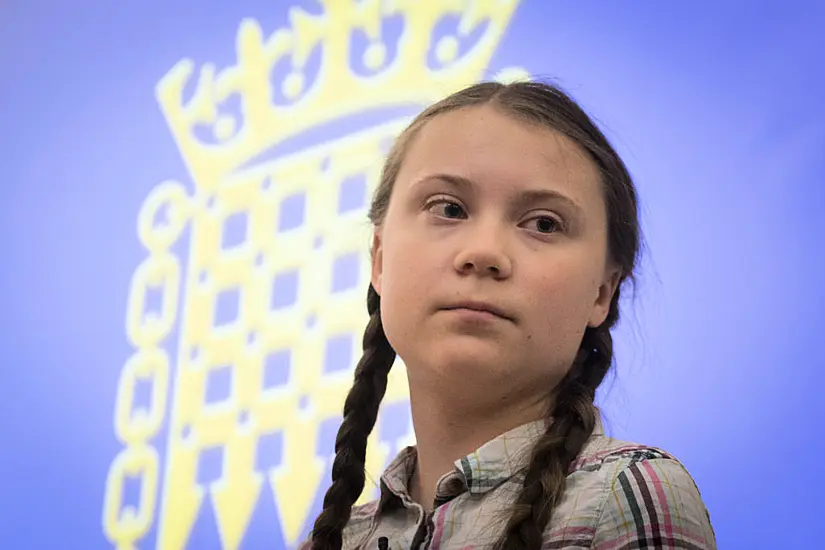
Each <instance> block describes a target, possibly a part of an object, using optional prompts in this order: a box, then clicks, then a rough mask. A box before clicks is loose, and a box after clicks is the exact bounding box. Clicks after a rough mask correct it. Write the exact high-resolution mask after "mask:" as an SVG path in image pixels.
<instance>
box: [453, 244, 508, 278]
mask: <svg viewBox="0 0 825 550" xmlns="http://www.w3.org/2000/svg"><path fill="white" fill-rule="evenodd" d="M455 269H456V271H457V272H459V273H460V274H462V275H471V274H474V275H477V276H480V277H493V278H494V279H506V278H508V277H510V274H511V273H512V262H511V261H510V257H509V256H508V255H507V254H506V253H505V252H504V249H503V246H502V245H501V244H500V243H499V242H498V239H496V238H495V237H493V236H491V235H489V233H487V234H484V235H482V234H480V233H477V234H476V235H475V238H474V239H473V240H472V242H470V243H467V245H466V246H465V247H464V248H463V249H462V250H461V252H459V253H458V254H456V257H455Z"/></svg>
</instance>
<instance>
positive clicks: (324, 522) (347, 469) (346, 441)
mask: <svg viewBox="0 0 825 550" xmlns="http://www.w3.org/2000/svg"><path fill="white" fill-rule="evenodd" d="M380 304H381V298H380V296H379V295H378V293H377V292H376V291H375V289H374V288H373V286H372V285H370V287H369V290H368V292H367V311H368V313H369V315H370V320H369V323H367V328H366V329H365V331H364V340H363V348H364V354H363V355H362V357H361V360H360V361H359V362H358V365H357V366H356V367H355V381H354V382H353V385H352V388H351V389H350V391H349V394H347V399H346V401H345V402H344V418H343V421H342V422H341V427H340V428H339V429H338V436H337V437H336V439H335V460H334V461H333V463H332V485H330V487H329V489H328V490H327V493H326V495H325V496H324V507H323V511H322V512H321V514H320V515H319V516H318V519H316V520H315V525H314V527H313V529H312V548H313V550H339V549H340V548H341V545H342V544H343V536H342V533H343V530H344V527H345V526H346V524H347V522H348V521H349V518H350V514H351V512H352V506H353V504H355V501H356V500H358V497H359V496H361V492H362V491H363V490H364V482H365V477H366V475H365V470H364V468H365V462H366V454H367V437H368V436H369V434H370V432H372V428H373V427H374V426H375V421H376V419H377V417H378V408H379V406H380V405H381V399H383V397H384V393H385V392H386V390H387V375H388V374H389V372H390V368H391V367H392V365H393V362H394V361H395V350H393V349H392V346H391V345H390V343H389V342H388V341H387V337H386V336H385V334H384V327H383V325H382V324H381V308H380Z"/></svg>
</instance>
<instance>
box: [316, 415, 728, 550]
mask: <svg viewBox="0 0 825 550" xmlns="http://www.w3.org/2000/svg"><path fill="white" fill-rule="evenodd" d="M597 418H598V414H597ZM544 427H545V423H544V421H541V420H540V421H537V422H532V423H529V424H525V425H523V426H520V427H518V428H515V429H514V430H511V431H509V432H507V433H505V434H502V435H500V436H499V437H497V438H495V439H493V440H492V441H489V442H488V443H486V444H485V445H483V446H482V447H480V448H479V449H478V450H477V451H475V452H473V453H471V454H469V455H467V456H465V457H464V458H462V459H460V460H457V461H456V462H455V469H454V470H453V471H452V472H449V473H447V474H445V475H444V476H442V477H441V479H440V480H439V482H438V485H437V488H436V501H435V508H434V510H433V511H432V512H430V513H426V512H425V511H424V509H423V508H422V507H421V506H419V505H418V504H416V503H415V502H413V501H412V499H411V498H410V493H409V490H408V482H409V480H410V478H411V475H412V473H413V471H414V469H415V464H416V450H415V447H407V448H406V449H404V450H403V451H401V452H400V453H399V455H398V456H397V457H396V458H395V459H394V460H393V461H392V463H390V465H389V466H388V467H387V469H386V471H385V472H384V474H383V475H382V477H381V496H380V498H379V499H378V500H375V501H372V502H370V503H368V504H365V505H363V506H359V507H356V508H354V509H353V512H352V516H351V518H350V521H349V523H348V524H347V527H346V529H345V530H344V550H351V549H356V548H359V549H360V548H363V549H366V550H373V549H377V548H378V539H379V537H387V539H388V540H389V548H391V549H394V550H409V549H413V548H415V549H423V548H426V549H431V550H437V549H445V550H453V549H454V550H470V549H472V550H475V549H479V550H480V549H483V548H491V547H492V544H493V543H494V542H495V541H496V540H497V539H498V537H499V535H500V533H501V529H502V528H503V526H504V524H505V522H506V520H507V519H508V517H509V510H510V509H511V508H512V503H513V502H514V500H515V498H516V495H517V494H518V492H519V491H520V489H521V485H522V482H523V480H524V469H525V467H526V464H527V460H528V458H529V451H530V449H531V446H532V443H533V442H534V441H535V440H536V439H537V438H538V437H539V436H540V435H541V434H542V433H543V432H544ZM302 548H309V545H308V544H307V543H305V544H304V545H303V546H302ZM542 548H546V549H550V548H554V549H555V548H560V549H563V548H593V549H596V550H624V549H631V548H657V549H675V548H687V549H693V550H715V549H716V539H715V535H714V532H713V528H712V526H711V523H710V517H709V515H708V512H707V510H706V508H705V506H704V504H703V502H702V499H701V496H700V494H699V490H698V488H697V486H696V484H695V482H694V481H693V478H692V477H691V476H690V474H689V473H688V472H687V470H686V469H685V467H684V466H683V465H682V464H681V463H680V462H679V461H678V460H677V459H676V458H674V457H673V456H672V455H670V454H668V453H667V452H665V451H662V450H661V449H656V448H652V447H647V446H644V445H638V444H635V443H629V442H626V441H619V440H616V439H613V438H611V437H608V436H605V435H604V431H603V428H602V425H601V421H600V420H598V421H597V425H596V429H595V430H594V432H593V435H592V436H591V438H590V439H589V440H588V442H587V444H586V445H585V447H584V449H583V450H582V452H581V453H580V455H579V457H578V458H577V459H576V461H575V462H574V463H573V464H571V466H570V470H569V473H568V476H567V488H566V491H565V493H564V495H563V497H562V499H561V501H560V502H559V505H558V506H557V508H556V509H555V510H554V511H553V517H552V519H551V521H550V524H549V525H548V526H547V528H546V530H545V532H544V544H543V545H542Z"/></svg>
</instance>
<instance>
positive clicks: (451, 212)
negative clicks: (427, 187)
mask: <svg viewBox="0 0 825 550" xmlns="http://www.w3.org/2000/svg"><path fill="white" fill-rule="evenodd" d="M427 210H428V211H430V212H433V213H434V214H436V215H438V216H441V217H442V218H450V219H461V218H464V217H466V213H465V212H464V207H463V206H461V205H460V204H459V203H457V202H455V201H451V200H447V199H437V200H434V201H431V202H429V203H427Z"/></svg>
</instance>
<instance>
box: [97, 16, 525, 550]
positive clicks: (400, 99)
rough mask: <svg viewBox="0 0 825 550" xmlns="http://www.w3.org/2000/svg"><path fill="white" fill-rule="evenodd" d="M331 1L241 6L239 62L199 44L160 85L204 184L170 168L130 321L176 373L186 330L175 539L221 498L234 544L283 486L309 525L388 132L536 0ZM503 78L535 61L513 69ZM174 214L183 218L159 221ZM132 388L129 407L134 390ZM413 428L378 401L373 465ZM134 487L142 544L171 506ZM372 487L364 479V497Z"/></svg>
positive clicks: (160, 366) (173, 413) (281, 499)
mask: <svg viewBox="0 0 825 550" xmlns="http://www.w3.org/2000/svg"><path fill="white" fill-rule="evenodd" d="M319 3H320V4H321V7H322V10H321V13H320V14H314V13H308V12H306V11H304V10H302V9H299V8H293V9H291V10H290V11H289V25H288V26H287V27H285V28H281V29H278V30H276V31H275V32H273V33H272V34H271V35H269V36H268V37H265V36H264V33H263V32H262V30H261V27H260V25H259V24H258V23H257V22H256V21H255V20H252V19H248V20H244V21H242V23H241V25H240V28H239V30H238V35H237V44H236V49H237V59H236V61H235V62H234V64H232V65H230V66H228V67H225V68H222V69H220V70H218V68H217V67H216V66H215V65H214V64H212V63H207V64H204V65H202V66H200V67H196V66H195V64H194V63H193V62H192V61H191V60H188V59H184V60H182V61H180V62H178V63H177V64H176V65H175V66H174V67H173V68H172V69H171V70H170V71H169V72H168V73H167V74H166V75H165V76H164V77H163V78H162V79H161V80H160V81H159V82H158V84H157V86H156V97H157V100H158V102H159V104H160V108H161V111H162V113H163V115H164V117H165V118H166V120H167V123H168V125H169V127H170V130H171V133H172V135H173V137H174V140H175V142H176V145H177V147H178V149H179V151H180V153H181V156H182V158H183V161H184V163H185V164H186V167H187V169H188V171H189V174H190V177H191V180H192V181H193V182H194V189H191V188H190V189H184V186H183V185H182V184H179V183H177V182H165V183H163V184H160V185H158V186H157V187H156V188H155V189H153V191H152V193H151V194H150V196H149V197H148V198H147V199H146V201H145V203H144V206H143V208H142V210H141V215H140V220H139V224H138V225H139V236H140V237H141V241H142V242H143V243H144V245H145V246H146V248H147V250H148V251H149V257H148V258H147V259H146V261H145V262H144V264H145V265H143V267H141V268H140V269H139V270H138V271H137V272H136V277H135V282H134V288H133V292H132V294H133V299H132V298H130V300H131V301H132V302H134V304H135V307H130V311H131V310H134V312H136V313H135V316H134V317H135V324H136V326H137V328H136V329H135V330H133V331H132V332H135V334H137V335H138V336H140V335H142V334H144V333H147V331H149V329H152V331H153V332H152V334H150V336H152V335H154V337H153V338H149V337H148V336H146V337H145V338H133V340H134V341H135V342H137V343H136V347H139V348H141V349H139V350H138V351H139V352H140V354H141V355H140V357H144V356H145V357H148V359H145V360H144V362H145V363H146V364H145V365H144V364H143V363H141V365H140V368H138V367H134V368H132V370H134V371H135V373H137V372H140V373H143V372H144V371H146V372H150V371H151V372H157V373H159V374H158V377H159V378H158V379H159V380H161V382H162V381H163V380H166V378H164V377H163V376H167V375H166V374H165V373H166V372H167V362H171V361H170V360H169V359H168V357H167V355H164V354H165V351H163V352H161V351H159V343H160V342H161V340H162V339H163V338H161V336H163V337H164V338H165V335H167V334H169V333H170V332H171V330H172V328H173V327H174V326H176V327H179V340H178V342H177V361H176V365H175V374H174V380H173V381H172V378H171V377H170V378H169V380H170V382H171V384H172V385H173V390H172V397H171V400H172V403H171V406H170V409H169V410H170V419H169V440H168V447H167V450H166V456H165V465H164V475H163V489H162V503H161V511H160V514H159V516H158V521H159V525H158V547H159V548H165V549H168V550H179V549H182V548H185V547H186V544H187V542H186V541H187V540H188V537H189V536H190V534H191V532H192V529H193V528H194V526H195V524H196V522H197V518H198V517H199V516H198V515H199V513H200V510H201V509H202V508H203V505H204V502H205V500H206V499H209V500H211V502H212V507H213V510H214V514H215V521H216V524H217V526H218V528H219V532H220V538H221V541H222V545H223V548H226V549H236V548H238V547H239V546H240V545H241V541H242V540H243V538H244V536H245V533H246V532H247V529H248V527H249V526H250V521H251V517H252V512H253V510H255V509H256V506H257V503H258V502H259V500H261V499H262V498H265V497H263V496H262V495H263V494H264V492H265V489H266V491H267V492H269V494H271V496H272V497H274V500H275V504H276V507H277V511H278V517H279V518H280V522H281V529H282V532H283V535H284V537H285V540H286V541H287V544H288V545H289V544H294V543H295V542H297V540H298V538H299V536H300V535H301V533H302V532H303V531H302V530H305V529H306V526H307V525H308V524H307V521H309V519H311V517H312V515H311V514H310V509H311V507H312V506H313V505H314V502H315V500H316V497H317V495H319V494H322V491H321V490H322V489H323V487H324V484H323V480H324V479H327V478H328V472H329V464H327V462H325V461H329V460H330V456H329V453H328V450H326V445H325V442H324V441H322V440H323V439H324V437H327V436H326V435H325V436H323V437H322V434H325V433H326V432H325V431H323V430H322V429H321V425H322V424H324V423H329V421H336V422H337V417H338V415H340V411H341V407H342V405H343V399H344V396H345V395H346V393H347V391H348V390H349V388H350V387H351V384H352V378H351V369H352V368H353V367H354V363H355V361H356V360H357V355H358V350H356V349H355V348H356V347H357V346H356V342H357V340H358V339H360V338H359V336H360V334H361V333H362V332H363V328H364V326H365V324H366V322H367V320H368V319H367V317H366V312H365V311H364V307H363V290H364V288H366V284H367V282H368V281H367V279H368V276H367V274H368V273H369V258H368V254H366V253H365V251H364V250H363V249H364V243H365V241H364V240H362V237H363V235H362V233H361V232H360V231H361V229H360V228H362V226H363V222H362V220H363V211H362V210H359V209H363V208H364V207H365V203H366V197H367V196H368V195H369V193H368V191H369V189H368V188H369V187H370V185H371V184H372V183H375V181H376V180H377V179H378V172H379V171H380V167H381V164H382V160H383V156H384V151H383V150H382V144H383V143H385V142H386V141H387V140H391V139H393V138H394V137H395V136H396V135H397V134H398V132H399V131H401V129H403V127H404V126H405V125H406V124H407V123H408V122H409V116H408V114H409V113H410V112H412V111H413V110H420V108H421V107H423V106H425V105H427V104H430V103H432V102H434V101H437V100H439V99H441V98H443V97H444V96H446V95H448V94H449V93H452V92H454V91H456V90H458V89H460V88H463V87H465V86H467V85H469V84H472V83H473V82H477V81H478V80H479V79H480V78H481V77H482V76H483V74H484V72H485V71H486V70H487V69H488V64H489V62H490V59H491V58H492V56H493V54H494V52H495V48H496V47H497V45H498V44H499V42H500V40H501V38H502V36H503V34H504V31H505V29H506V27H507V24H508V22H509V21H510V18H511V17H512V14H513V11H514V10H515V8H516V6H517V4H518V0H439V1H432V2H430V1H425V0H358V1H356V0H320V2H319ZM499 74H500V75H504V74H506V75H507V77H508V78H510V77H515V78H519V77H521V76H523V74H519V71H518V70H515V69H514V70H510V71H502V72H501V73H499ZM398 110H402V111H404V112H405V113H406V114H405V115H404V116H398V114H397V112H396V111H398ZM376 111H379V112H380V113H381V114H384V113H386V112H387V111H389V112H392V113H394V114H391V115H388V116H387V121H384V122H381V123H379V124H374V125H373V126H367V125H364V127H362V128H358V129H356V130H349V131H348V133H345V134H344V135H343V136H342V135H336V136H334V137H333V138H325V139H323V141H317V140H316V142H312V140H310V141H309V143H310V144H309V145H307V146H304V147H298V150H297V152H296V151H291V152H289V153H282V154H278V155H274V157H273V158H268V157H267V153H270V152H272V151H273V150H278V149H279V146H281V145H285V144H287V143H289V142H290V141H291V140H293V139H294V141H292V143H297V142H298V141H300V138H302V137H305V136H313V135H325V136H330V135H331V134H330V133H329V132H327V133H326V134H324V133H321V134H316V133H315V132H314V131H315V130H316V129H319V128H322V129H327V127H329V126H330V125H333V124H334V123H337V122H341V121H348V120H353V119H357V120H362V119H359V118H358V117H360V116H361V115H363V114H367V113H371V112H376ZM284 149H286V148H285V147H284V148H281V151H283V150H284ZM367 182H371V183H367ZM202 199H205V200H202ZM161 212H163V213H164V215H163V216H158V214H159V213H161ZM296 216H297V217H296ZM158 218H163V219H168V220H169V221H168V223H165V225H164V224H159V225H157V226H156V225H155V224H156V220H157V219H158ZM236 222H237V223H238V224H240V225H239V226H238V227H242V228H243V229H242V230H241V231H240V232H239V234H240V235H241V237H238V241H239V243H235V244H227V241H232V239H230V238H228V237H227V235H229V234H230V233H231V231H229V230H228V229H229V228H230V227H234V226H233V224H234V223H236ZM184 226H188V227H189V228H190V229H191V231H190V232H189V238H190V242H189V251H188V256H187V258H185V259H184V258H178V257H176V256H175V255H174V253H173V251H172V249H171V248H170V247H171V246H172V245H173V244H174V242H175V241H176V240H177V239H178V238H179V236H180V235H181V234H182V231H183V228H184ZM225 237H226V238H225ZM156 279H162V281H161V283H162V284H163V285H164V288H165V289H166V290H164V300H163V306H164V307H163V310H162V311H161V315H160V317H161V319H160V320H159V321H157V322H154V323H148V324H146V326H145V327H144V324H145V323H143V321H140V322H138V321H139V320H140V317H139V315H138V314H139V313H141V312H142V311H143V309H142V306H141V304H142V303H143V302H144V301H146V298H147V296H149V295H150V292H149V290H148V288H149V287H152V288H155V287H157V286H158V284H159V283H158V281H156ZM167 290H168V291H167ZM178 296H180V297H181V300H180V306H179V310H180V313H179V318H178V306H177V305H176V304H178ZM130 303H131V302H130ZM221 303H234V304H236V306H235V309H234V311H235V313H234V314H233V315H234V316H235V317H234V318H233V319H231V320H229V321H226V322H224V321H221V320H219V319H218V317H219V316H218V315H217V312H218V311H219V310H220V307H219V304H221ZM139 306H141V307H139ZM230 309H232V308H230ZM141 323H143V324H141ZM138 329H141V330H142V332H141V330H138ZM144 336H145V335H144ZM141 346H142V347H141ZM143 348H146V349H143ZM159 354H160V355H159ZM161 356H162V357H161ZM150 359H151V360H150ZM132 370H129V371H128V372H127V374H128V373H131V372H132ZM161 375H163V376H161ZM270 375H271V376H270ZM136 376H137V374H134V376H132V378H134V379H136ZM221 377H224V379H228V380H231V383H230V384H229V387H230V388H231V390H230V391H229V393H228V395H225V396H222V397H220V398H219V399H217V398H216V399H217V401H213V397H214V396H213V397H209V395H210V391H209V389H210V387H212V386H211V384H212V381H214V380H218V379H221ZM405 378H406V374H405V370H404V369H403V368H394V369H392V371H391V372H390V379H389V381H388V386H387V392H386V395H385V398H384V401H383V404H382V411H385V410H387V409H386V408H385V407H386V406H387V405H390V406H392V405H393V404H402V405H406V399H407V398H408V395H407V384H406V379H405ZM164 383H165V382H164ZM156 386H157V388H159V389H158V390H157V391H158V392H161V391H162V389H163V387H164V386H163V384H161V383H160V382H159V383H158V384H156ZM218 386H219V384H218V385H216V387H218ZM153 387H155V385H153ZM124 395H125V397H124V402H125V403H126V404H125V405H123V408H124V410H128V404H129V402H130V400H131V397H130V395H131V394H130V393H129V392H125V394H124ZM160 395H164V394H162V393H160ZM157 402H158V403H160V405H158V411H160V412H159V413H158V415H157V418H155V417H154V416H153V417H152V418H153V419H154V422H155V424H157V426H159V425H160V422H161V420H162V411H163V407H162V400H160V399H159V400H157ZM404 409H405V410H406V409H408V407H407V406H405V407H404ZM382 427H383V428H386V429H382ZM408 428H409V427H408ZM144 431H146V430H144ZM403 431H404V430H401V429H396V428H393V422H390V421H387V417H383V416H381V417H379V420H378V423H377V425H376V429H375V430H373V434H372V435H371V440H370V443H369V445H368V449H367V459H366V469H367V471H368V472H372V473H376V474H377V473H379V472H380V471H381V470H382V469H383V468H384V467H385V465H386V464H387V461H388V460H389V459H390V458H391V457H392V455H393V454H394V453H395V452H397V450H398V449H399V448H400V446H401V445H402V444H403V440H404V437H406V435H405V434H411V433H412V430H411V429H407V430H406V432H404V433H401V432H403ZM141 433H143V432H141ZM146 433H149V432H146ZM152 433H153V434H154V433H155V432H152ZM382 433H383V435H382ZM144 435H146V434H144ZM146 437H148V436H146ZM146 437H145V438H144V439H146ZM128 441H129V443H128V445H127V446H126V449H125V450H124V453H125V456H126V457H131V458H130V459H129V461H127V460H126V459H124V460H121V461H120V462H117V464H116V466H117V468H116V470H115V471H116V473H118V472H121V471H122V472H121V473H123V474H124V475H125V473H128V472H127V470H128V468H127V466H129V467H133V466H134V467H135V468H137V466H135V464H137V465H141V464H144V465H146V468H145V469H146V470H147V471H148V472H149V474H151V475H150V476H149V477H148V478H147V479H149V480H150V481H151V484H150V481H147V482H145V485H146V487H150V485H151V486H152V487H154V486H155V485H157V483H159V482H158V476H159V474H158V471H157V470H158V468H157V467H156V462H153V460H155V459H154V458H153V456H154V455H152V452H154V450H153V449H152V448H151V447H150V446H147V445H146V444H145V442H144V440H143V439H141V440H138V439H135V438H132V439H129V440H128ZM269 444H271V447H267V446H268V445H269ZM267 449H269V450H267ZM259 451H260V452H259ZM210 457H212V458H214V457H219V458H216V459H215V460H217V461H218V462H220V464H221V466H220V468H217V469H218V470H219V471H220V475H218V476H217V478H215V479H213V478H212V477H210V475H208V474H207V473H204V472H206V471H207V470H209V468H207V467H206V466H204V468H203V470H204V472H200V469H201V468H200V464H201V462H203V464H206V463H208V462H209V460H211V459H212V458H210ZM150 466H151V468H150ZM198 472H200V473H198ZM147 475H148V474H147ZM112 479H119V478H115V477H113V478H112ZM373 485H374V484H373ZM120 486H121V484H117V483H114V482H113V484H112V487H114V489H112V494H113V495H114V496H112V498H111V499H110V500H111V501H112V503H113V504H111V505H110V506H109V507H107V510H109V511H110V513H109V515H107V518H109V520H110V523H111V526H110V527H109V528H108V531H107V533H109V536H110V538H111V539H112V540H117V541H119V544H121V546H119V547H122V548H129V547H131V546H130V545H131V544H133V543H134V542H135V541H138V540H140V538H141V537H143V536H145V534H146V533H147V532H148V529H149V527H150V525H151V520H152V518H153V517H154V516H153V512H152V509H151V507H150V506H149V505H148V504H147V505H146V506H145V507H144V508H141V509H140V510H139V511H138V512H136V513H135V516H136V518H137V519H134V521H131V520H130V521H131V522H130V521H126V520H119V519H118V518H119V517H120V516H119V514H120V512H119V510H120V508H119V507H118V506H119V505H118V503H119V500H122V499H120V496H121V495H120V492H118V491H120V489H119V487H120ZM267 487H268V489H267ZM376 487H377V486H376ZM369 490H373V491H374V490H376V489H375V487H373V488H372V489H369ZM147 491H149V489H147ZM147 494H149V493H147ZM374 496H375V495H374V494H372V493H369V492H368V491H367V490H365V493H364V495H362V501H363V499H366V498H370V497H374ZM147 502H149V504H151V505H152V506H154V503H153V502H152V501H151V500H147ZM127 519H129V518H127ZM138 520H139V521H138Z"/></svg>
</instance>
